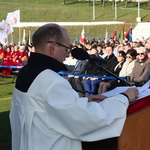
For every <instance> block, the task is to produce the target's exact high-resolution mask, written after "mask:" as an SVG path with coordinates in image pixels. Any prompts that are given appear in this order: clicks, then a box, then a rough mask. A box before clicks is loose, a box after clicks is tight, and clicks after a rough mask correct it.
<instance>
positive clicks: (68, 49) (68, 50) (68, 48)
mask: <svg viewBox="0 0 150 150" xmlns="http://www.w3.org/2000/svg"><path fill="white" fill-rule="evenodd" d="M47 43H56V44H57V45H60V46H62V47H65V48H66V49H65V50H66V52H68V53H70V52H71V47H69V46H66V45H63V44H61V43H59V42H55V41H47Z"/></svg>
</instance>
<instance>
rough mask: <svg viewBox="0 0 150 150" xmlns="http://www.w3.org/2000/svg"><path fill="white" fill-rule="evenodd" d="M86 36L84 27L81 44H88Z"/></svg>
mask: <svg viewBox="0 0 150 150" xmlns="http://www.w3.org/2000/svg"><path fill="white" fill-rule="evenodd" d="M86 41H87V40H86V35H85V31H84V27H83V29H82V32H81V36H80V42H81V43H86Z"/></svg>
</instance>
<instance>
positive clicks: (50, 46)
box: [49, 43, 55, 55]
mask: <svg viewBox="0 0 150 150" xmlns="http://www.w3.org/2000/svg"><path fill="white" fill-rule="evenodd" d="M49 53H50V55H54V53H55V43H51V44H49Z"/></svg>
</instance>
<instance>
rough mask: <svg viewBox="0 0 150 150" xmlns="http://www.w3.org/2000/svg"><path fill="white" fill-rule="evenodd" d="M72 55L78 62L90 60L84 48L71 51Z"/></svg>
mask: <svg viewBox="0 0 150 150" xmlns="http://www.w3.org/2000/svg"><path fill="white" fill-rule="evenodd" d="M71 55H72V57H74V58H76V59H78V60H86V59H88V58H89V54H88V53H87V52H86V51H85V50H84V49H82V48H74V49H73V50H72V51H71Z"/></svg>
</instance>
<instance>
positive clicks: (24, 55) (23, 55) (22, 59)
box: [18, 45, 28, 65]
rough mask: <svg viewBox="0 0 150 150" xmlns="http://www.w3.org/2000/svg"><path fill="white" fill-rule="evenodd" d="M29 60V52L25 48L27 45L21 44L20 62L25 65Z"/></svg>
mask: <svg viewBox="0 0 150 150" xmlns="http://www.w3.org/2000/svg"><path fill="white" fill-rule="evenodd" d="M27 60H28V53H27V52H26V50H25V46H24V45H23V46H20V48H19V57H18V62H19V63H21V64H22V65H24V64H25V63H26V61H27Z"/></svg>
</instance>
